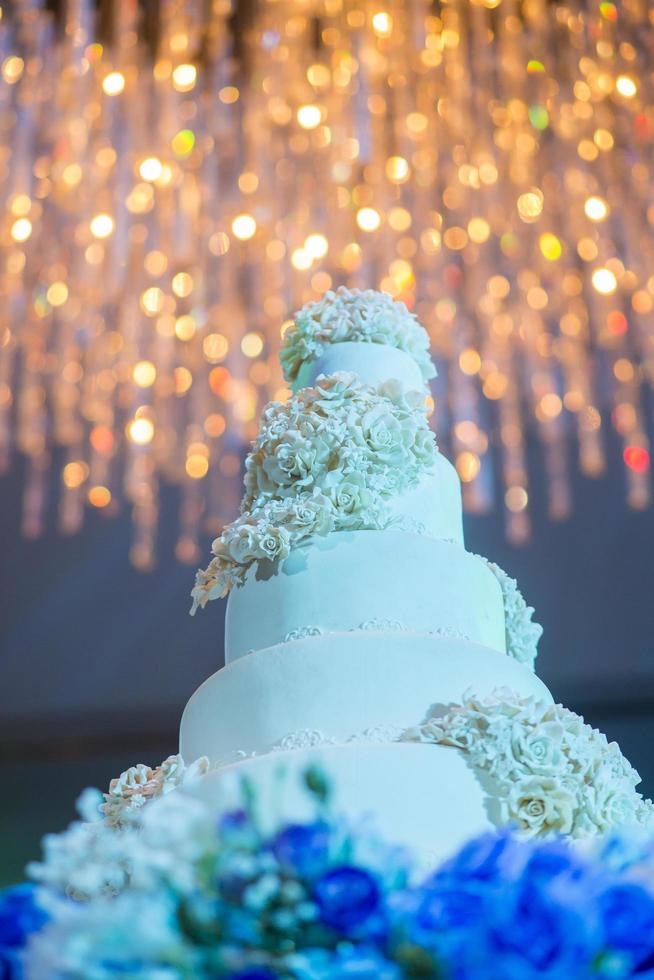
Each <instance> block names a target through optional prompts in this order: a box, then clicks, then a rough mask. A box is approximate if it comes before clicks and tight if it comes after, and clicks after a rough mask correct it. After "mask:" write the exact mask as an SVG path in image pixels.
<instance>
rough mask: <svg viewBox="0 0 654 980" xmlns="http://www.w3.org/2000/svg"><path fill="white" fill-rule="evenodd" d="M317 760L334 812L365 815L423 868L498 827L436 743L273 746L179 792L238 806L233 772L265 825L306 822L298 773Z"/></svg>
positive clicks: (488, 792)
mask: <svg viewBox="0 0 654 980" xmlns="http://www.w3.org/2000/svg"><path fill="white" fill-rule="evenodd" d="M312 766H317V767H318V768H319V770H320V771H321V773H323V774H324V775H325V777H326V778H327V781H328V783H329V785H330V787H331V806H332V810H333V812H334V814H336V815H339V816H340V815H342V816H345V817H346V818H348V819H350V820H355V821H356V820H359V819H361V818H366V817H368V818H369V819H370V820H371V826H372V827H373V828H374V829H375V830H378V831H379V833H380V834H381V835H382V836H383V837H384V838H385V839H386V840H388V841H390V842H395V843H397V844H400V845H404V846H407V847H410V848H411V850H412V852H413V853H414V854H415V855H416V857H417V859H418V861H419V862H420V864H421V866H423V867H431V866H433V865H435V864H437V863H438V862H439V861H441V860H442V859H443V858H445V857H447V856H448V855H449V854H451V853H453V852H454V851H455V850H456V849H457V848H458V847H459V846H461V845H462V844H463V843H464V842H465V841H466V840H469V839H470V838H471V837H473V836H475V835H476V834H480V833H482V832H484V831H486V830H489V829H492V828H493V827H496V826H499V824H500V820H499V802H498V798H497V795H496V794H495V793H494V792H493V787H492V785H490V784H488V785H484V784H483V781H482V780H480V778H479V776H478V775H477V774H476V773H475V772H474V771H473V769H471V768H470V767H469V766H468V764H467V762H466V759H465V756H464V755H463V753H461V752H460V751H459V750H458V749H454V748H450V747H447V746H442V745H424V744H414V743H382V744H350V745H331V746H320V747H315V748H310V749H295V750H292V751H286V752H274V753H270V754H268V755H263V756H257V757H255V758H251V759H246V760H243V761H242V762H239V763H236V764H234V765H230V766H225V767H224V768H222V769H220V770H217V771H214V772H210V773H208V774H207V775H206V776H204V777H202V779H200V780H198V781H197V782H195V783H193V784H192V785H191V786H190V787H189V788H188V790H187V792H190V793H192V794H193V795H197V796H199V797H201V798H203V799H205V800H207V801H209V802H210V803H211V805H212V806H215V807H216V809H217V811H218V812H219V813H220V812H225V811H227V810H230V809H233V808H235V807H238V806H239V805H240V804H239V801H240V799H241V795H240V786H241V779H240V778H239V777H245V778H246V779H247V780H248V781H249V783H250V785H251V786H252V787H253V789H254V793H255V800H256V808H257V814H258V816H259V818H260V820H261V822H262V824H263V826H264V828H265V829H270V830H273V829H274V828H275V827H276V826H277V825H278V823H280V822H282V821H298V822H302V821H307V820H310V819H312V818H313V817H315V806H314V803H313V801H312V799H311V797H310V795H309V794H308V793H307V790H306V789H305V788H304V780H303V776H304V773H305V772H306V771H307V770H308V769H309V768H310V767H312Z"/></svg>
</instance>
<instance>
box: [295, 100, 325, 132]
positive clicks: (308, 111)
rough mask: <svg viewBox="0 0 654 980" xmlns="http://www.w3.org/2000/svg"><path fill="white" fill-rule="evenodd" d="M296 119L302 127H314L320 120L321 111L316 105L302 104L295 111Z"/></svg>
mask: <svg viewBox="0 0 654 980" xmlns="http://www.w3.org/2000/svg"><path fill="white" fill-rule="evenodd" d="M297 121H298V122H299V124H300V126H301V127H302V129H315V128H316V126H319V125H320V123H321V121H322V112H321V111H320V107H319V106H317V105H302V106H300V108H299V109H298V111H297Z"/></svg>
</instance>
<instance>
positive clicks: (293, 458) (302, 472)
mask: <svg viewBox="0 0 654 980" xmlns="http://www.w3.org/2000/svg"><path fill="white" fill-rule="evenodd" d="M317 455H318V453H317V446H315V445H313V444H311V443H307V442H304V441H303V440H302V438H301V437H300V436H299V433H298V434H297V436H296V435H295V434H294V433H289V434H288V435H287V438H286V440H285V441H284V442H281V443H280V444H279V445H278V446H276V447H275V449H274V450H273V452H272V453H271V455H269V456H266V457H265V459H264V460H263V463H262V470H263V472H264V474H265V476H266V477H267V478H268V480H270V481H271V482H272V484H273V485H275V484H276V485H277V486H279V487H284V486H290V485H291V484H296V485H297V486H299V487H302V486H307V484H309V483H311V474H312V471H313V468H314V466H317V465H318V463H317Z"/></svg>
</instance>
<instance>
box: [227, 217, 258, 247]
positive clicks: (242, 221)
mask: <svg viewBox="0 0 654 980" xmlns="http://www.w3.org/2000/svg"><path fill="white" fill-rule="evenodd" d="M256 230H257V223H256V221H255V220H254V218H253V217H252V215H251V214H237V215H236V217H235V218H234V220H233V221H232V231H233V232H234V235H235V236H236V238H238V239H239V241H242V242H247V241H248V240H249V239H250V238H252V237H253V236H254V234H255V232H256Z"/></svg>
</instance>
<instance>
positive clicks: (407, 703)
mask: <svg viewBox="0 0 654 980" xmlns="http://www.w3.org/2000/svg"><path fill="white" fill-rule="evenodd" d="M497 687H509V688H511V689H512V690H513V691H516V692H518V693H519V694H520V695H522V696H529V695H534V696H535V697H537V698H540V699H541V700H544V701H548V702H551V696H550V694H549V691H548V690H547V688H546V687H545V685H544V684H543V683H542V681H540V680H539V679H538V678H537V677H536V675H535V674H534V673H533V671H531V670H529V669H528V668H527V667H525V666H524V665H522V664H520V663H518V662H517V661H515V660H513V659H511V658H510V657H508V656H507V655H506V654H503V653H499V652H498V651H496V650H491V649H489V648H488V647H482V646H479V645H478V644H474V643H470V642H469V641H467V640H461V639H455V638H452V637H444V636H429V635H424V634H416V633H408V632H393V631H388V630H386V631H379V630H369V629H364V630H356V631H354V632H348V633H330V634H327V635H323V636H312V637H307V638H304V639H297V640H293V641H291V642H289V643H283V644H280V645H278V646H273V647H269V648H267V649H265V650H259V651H257V652H256V653H252V654H250V655H249V656H248V657H241V658H240V659H239V660H236V661H235V662H233V663H231V664H230V665H229V666H227V667H224V668H223V669H222V670H219V671H218V672H217V673H215V674H214V675H213V676H212V677H210V678H208V680H206V681H205V682H204V684H202V686H201V687H200V688H199V689H198V690H197V691H196V692H195V694H194V695H193V697H192V698H191V700H190V701H189V703H188V705H187V706H186V710H185V711H184V715H183V718H182V724H181V731H180V752H181V754H182V755H183V757H184V758H185V759H187V760H189V761H191V760H193V759H196V758H198V757H199V756H202V755H207V756H208V757H209V759H210V762H211V763H212V765H215V764H217V763H219V762H220V761H222V760H224V759H226V758H229V757H230V755H231V754H232V753H234V752H239V751H243V752H246V753H251V752H257V753H260V752H266V751H268V750H270V749H271V748H272V747H273V746H274V745H275V744H276V743H278V742H279V741H280V740H281V739H283V738H284V737H285V736H287V735H288V734H289V733H293V732H296V733H302V732H303V731H307V732H318V733H321V734H322V735H323V736H325V737H326V738H335V739H337V740H342V741H345V740H346V739H347V738H348V737H350V736H352V735H355V734H357V733H359V732H361V731H363V730H369V729H378V730H379V732H380V734H383V729H385V728H388V729H389V730H392V729H395V728H398V729H403V728H409V727H411V726H414V725H417V724H419V723H420V722H421V721H422V720H423V719H424V718H425V716H426V715H427V713H428V711H429V710H430V709H431V708H432V707H433V706H434V705H448V704H450V703H451V702H460V701H461V700H462V697H463V695H464V693H465V692H466V691H467V690H468V689H469V688H471V689H473V690H474V691H475V693H477V694H482V695H489V694H491V693H492V692H493V690H494V689H495V688H497Z"/></svg>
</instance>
